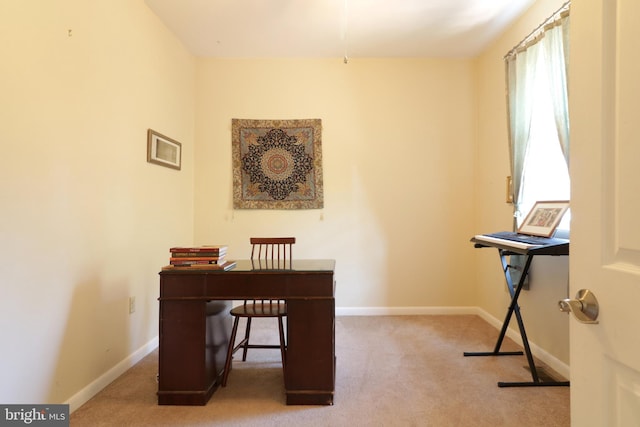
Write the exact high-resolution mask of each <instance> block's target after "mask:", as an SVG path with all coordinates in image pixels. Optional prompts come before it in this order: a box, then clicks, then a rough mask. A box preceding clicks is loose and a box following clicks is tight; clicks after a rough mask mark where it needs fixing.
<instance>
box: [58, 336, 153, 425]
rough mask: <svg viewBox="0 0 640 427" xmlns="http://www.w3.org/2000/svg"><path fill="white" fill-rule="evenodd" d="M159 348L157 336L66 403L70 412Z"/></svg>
mask: <svg viewBox="0 0 640 427" xmlns="http://www.w3.org/2000/svg"><path fill="white" fill-rule="evenodd" d="M157 347H158V337H157V336H156V337H155V338H153V339H151V341H149V342H148V343H146V344H144V345H143V346H142V347H140V348H139V349H137V350H136V351H134V352H133V353H131V354H130V355H129V356H127V357H126V358H125V359H123V360H122V361H121V362H120V363H118V364H117V365H116V366H114V367H113V368H111V369H109V370H108V371H107V372H105V373H104V374H102V375H100V376H99V377H98V378H96V379H95V380H94V381H92V382H91V383H90V384H89V385H87V386H86V387H85V388H83V389H82V390H80V391H79V392H78V393H76V394H74V395H73V396H72V397H71V398H70V399H69V400H67V401H66V402H64V403H66V404H68V405H69V412H70V413H71V412H73V411H75V410H76V409H78V408H79V407H81V406H82V405H84V404H85V403H86V402H87V401H88V400H89V399H91V398H92V397H93V396H95V395H96V394H98V392H100V391H101V390H102V389H103V388H105V387H106V386H108V385H109V384H111V383H112V382H113V381H114V380H115V379H116V378H118V377H119V376H120V375H122V374H124V373H125V372H126V371H127V369H129V368H131V367H132V366H133V365H135V364H136V363H138V362H139V361H140V360H142V359H143V358H144V357H145V356H146V355H148V354H149V353H151V352H152V351H153V350H155V349H156V348H157Z"/></svg>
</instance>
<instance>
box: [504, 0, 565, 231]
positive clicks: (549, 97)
mask: <svg viewBox="0 0 640 427" xmlns="http://www.w3.org/2000/svg"><path fill="white" fill-rule="evenodd" d="M568 34H569V3H565V5H563V7H562V8H560V9H559V10H558V11H556V12H555V13H554V14H553V15H552V16H551V17H550V18H549V19H548V20H547V21H546V22H544V23H543V24H542V25H540V26H539V27H538V28H537V29H536V30H535V31H534V32H533V33H531V34H530V35H529V36H528V37H527V38H525V40H523V41H522V42H521V43H520V44H519V45H518V46H516V47H515V48H513V49H512V50H511V51H510V52H509V53H508V54H507V55H506V56H505V62H506V69H507V89H508V111H509V144H510V153H511V175H512V183H513V187H512V188H511V191H512V197H513V201H514V216H515V218H516V221H515V222H514V223H515V225H516V226H519V225H520V224H521V222H522V221H523V220H524V217H525V215H526V213H527V212H528V211H529V210H530V209H531V207H532V206H533V204H534V203H535V202H536V201H541V200H569V199H570V197H569V196H570V184H569V167H568V159H569V112H568V96H567V63H568V56H569V49H568V46H569V40H568V39H569V37H568ZM569 215H570V214H569V213H567V214H566V215H565V217H564V218H563V221H562V223H561V224H560V228H561V229H562V228H564V229H567V230H568V228H569V227H568V226H569Z"/></svg>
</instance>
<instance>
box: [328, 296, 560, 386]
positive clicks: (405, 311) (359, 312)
mask: <svg viewBox="0 0 640 427" xmlns="http://www.w3.org/2000/svg"><path fill="white" fill-rule="evenodd" d="M442 314H445V315H447V314H448V315H456V314H476V315H478V316H480V317H481V318H482V319H484V320H485V321H486V322H487V323H489V324H490V325H492V326H493V327H495V328H496V329H497V330H498V331H499V330H501V329H502V322H503V320H499V319H497V318H495V317H493V316H492V315H490V314H489V313H488V312H486V311H485V310H483V309H481V308H480V307H336V316H399V315H442ZM506 335H507V337H509V338H510V339H512V340H513V341H515V342H516V343H517V344H518V345H520V346H521V345H522V338H521V337H520V334H519V333H518V332H517V331H515V330H513V329H511V328H509V329H507V333H506ZM529 347H530V348H531V353H532V354H533V355H534V356H535V357H537V358H538V359H540V360H541V361H542V362H544V363H545V364H547V365H548V366H549V367H550V368H551V369H553V370H554V371H556V372H557V373H559V374H560V375H562V376H563V377H564V378H569V373H570V369H569V365H567V364H566V363H564V362H562V361H561V360H560V359H558V358H556V357H555V356H553V355H551V354H549V353H548V352H547V351H545V350H544V349H542V348H540V347H538V346H537V345H536V344H535V343H533V342H531V341H529Z"/></svg>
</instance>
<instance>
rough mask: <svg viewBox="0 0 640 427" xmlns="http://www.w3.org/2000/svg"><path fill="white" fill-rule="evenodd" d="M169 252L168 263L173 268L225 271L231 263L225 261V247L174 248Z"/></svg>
mask: <svg viewBox="0 0 640 427" xmlns="http://www.w3.org/2000/svg"><path fill="white" fill-rule="evenodd" d="M169 251H170V252H171V258H169V263H170V264H171V265H172V266H175V267H192V266H206V267H209V268H220V269H226V267H227V264H230V263H231V262H230V261H227V260H226V259H225V257H226V255H227V246H226V245H206V246H175V247H173V248H171V249H169Z"/></svg>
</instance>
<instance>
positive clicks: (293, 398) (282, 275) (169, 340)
mask: <svg viewBox="0 0 640 427" xmlns="http://www.w3.org/2000/svg"><path fill="white" fill-rule="evenodd" d="M334 268H335V261H334V260H298V261H293V262H292V265H291V269H281V270H271V269H264V270H258V269H254V268H253V267H252V264H251V261H250V260H243V261H238V262H237V265H236V267H235V268H234V269H232V270H229V271H218V270H206V269H202V268H200V267H199V268H191V267H178V268H171V267H168V268H164V269H163V270H162V271H161V272H160V298H159V301H160V326H159V327H160V330H159V340H160V342H159V372H158V374H159V378H158V404H159V405H205V404H206V403H207V401H208V400H209V398H210V397H211V395H212V394H213V392H214V391H215V389H216V388H217V386H218V385H219V384H220V380H221V375H222V372H223V370H224V362H225V357H226V351H227V346H228V342H229V336H230V335H231V316H230V315H229V309H230V307H231V300H243V299H248V298H273V299H284V300H286V301H287V312H288V315H287V328H286V329H287V354H286V361H287V363H286V369H285V373H284V377H285V378H284V379H285V393H286V402H287V404H288V405H332V404H333V393H334V389H335V325H334V323H335V296H334V295H335V294H334V291H335V282H334ZM229 386H230V387H233V384H230V385H229Z"/></svg>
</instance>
